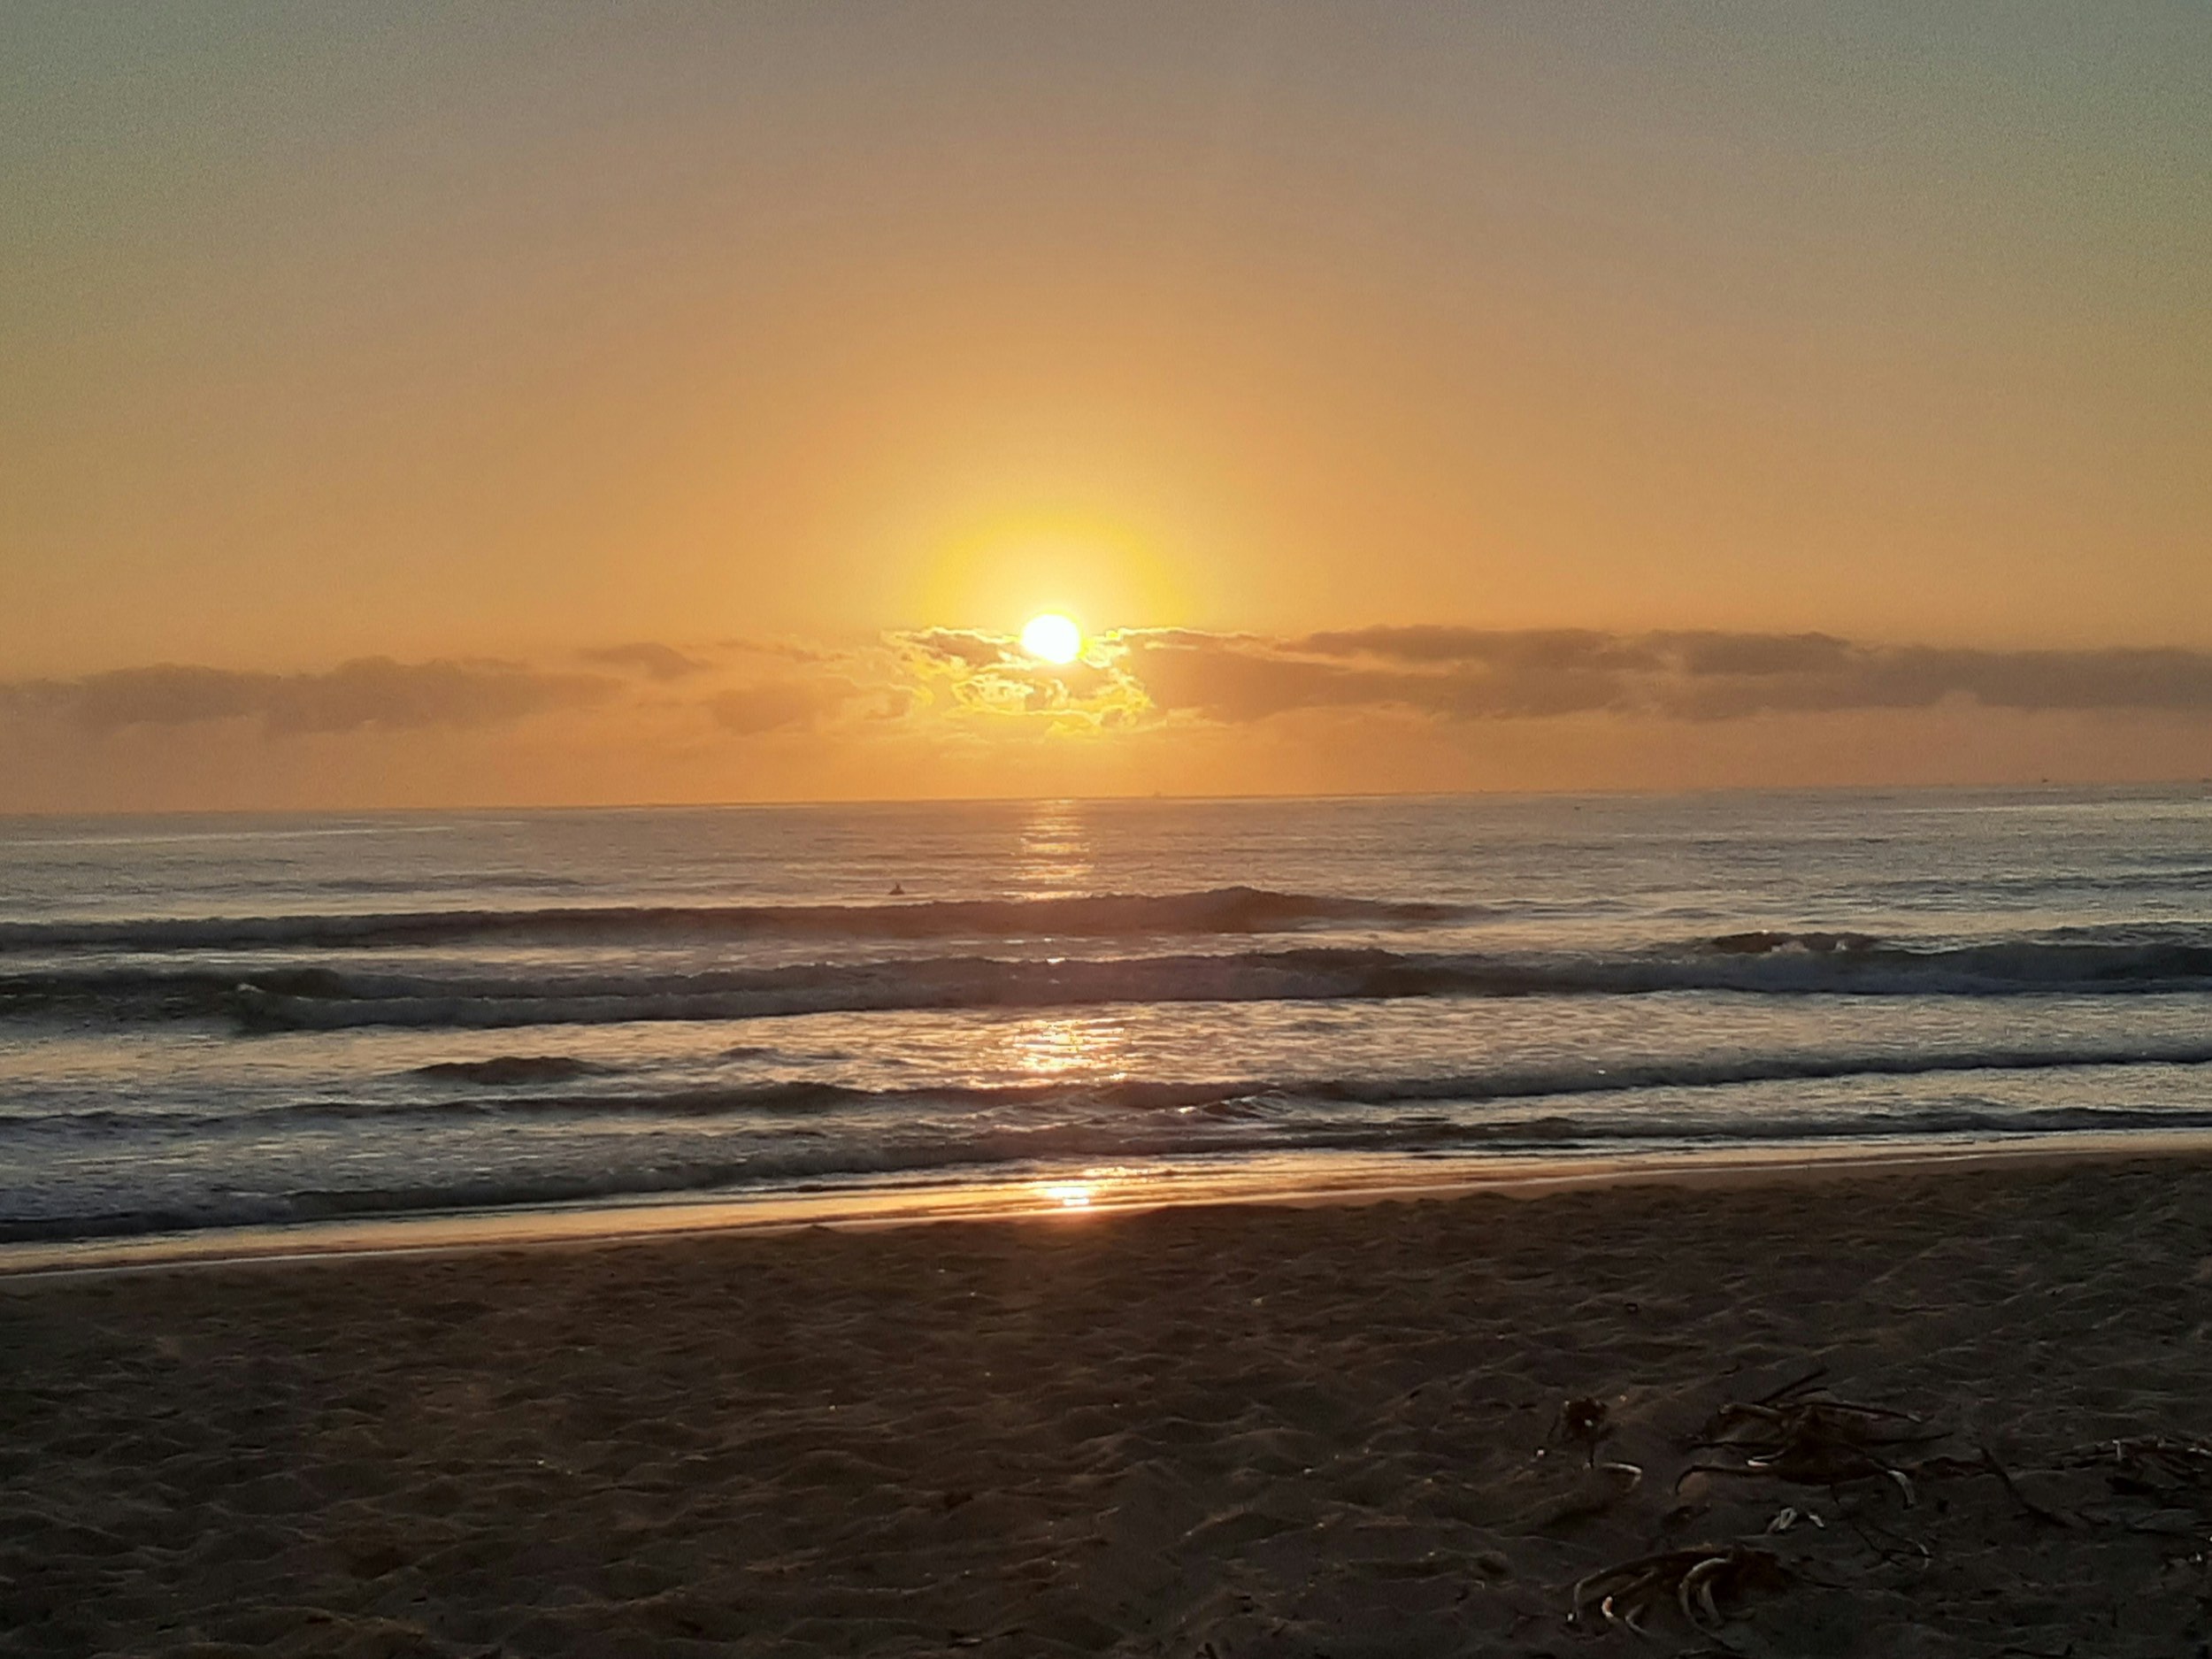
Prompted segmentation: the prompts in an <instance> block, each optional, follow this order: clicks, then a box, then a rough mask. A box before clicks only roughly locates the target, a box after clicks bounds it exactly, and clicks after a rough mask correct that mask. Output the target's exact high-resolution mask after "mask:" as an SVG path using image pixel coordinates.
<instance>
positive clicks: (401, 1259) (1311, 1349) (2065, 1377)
mask: <svg viewBox="0 0 2212 1659" xmlns="http://www.w3.org/2000/svg"><path fill="white" fill-rule="evenodd" d="M1823 1401H1826V1402H1829V1403H1827V1404H1826V1405H1822V1404H1821V1403H1820V1402H1823ZM1568 1402H1575V1403H1574V1404H1573V1405H1572V1406H1571V1408H1569V1407H1568ZM1732 1402H1733V1403H1735V1404H1738V1405H1742V1404H1746V1403H1749V1404H1752V1405H1754V1407H1755V1409H1751V1410H1748V1411H1735V1412H1729V1411H1726V1410H1725V1409H1724V1408H1727V1407H1728V1406H1730V1405H1731V1404H1732ZM1756 1402H1768V1403H1766V1404H1765V1405H1763V1406H1759V1405H1757V1404H1756ZM1837 1402H1844V1403H1837ZM1846 1405H1860V1406H1866V1407H1871V1408H1878V1409H1880V1410H1881V1411H1883V1412H1890V1411H1893V1412H1898V1413H1904V1414H1909V1416H1898V1417H1890V1416H1881V1415H1871V1414H1861V1413H1854V1412H1852V1411H1850V1410H1848V1409H1846ZM1563 1408H1567V1409H1563ZM1809 1408H1813V1409H1809ZM0 1429H4V1434H0V1483H4V1497H0V1652H4V1653H20V1654H72V1655H77V1654H91V1653H101V1652H117V1653H132V1654H180V1655H181V1654H192V1655H202V1656H205V1659H211V1656H212V1655H221V1654H245V1653H264V1652H273V1653H279V1654H302V1655H305V1654H316V1655H322V1654H360V1655H415V1654H424V1655H491V1654H504V1655H555V1654H577V1655H586V1654H591V1655H597V1654H611V1653H652V1654H710V1653H713V1654H723V1653H745V1654H791V1655H799V1654H946V1653H981V1654H996V1655H1051V1654H1078V1653H1086V1654H1087V1653H1117V1654H1129V1655H1187V1656H1190V1659H1201V1656H1204V1659H1242V1656H1243V1655H1282V1656H1284V1659H1289V1656H1290V1655H1301V1656H1311V1655H1334V1656H1335V1659H1347V1656H1348V1655H1428V1654H1436V1655H1445V1654H1468V1653H1483V1654H1489V1653H1500V1654H1518V1655H1541V1654H1553V1655H1566V1654H1571V1653H1593V1654H1602V1653H1608V1652H1618V1653H1624V1654H1625V1653H1651V1652H1658V1653H1693V1652H1708V1653H1727V1652H1734V1653H1741V1654H1761V1655H1784V1654H1787V1655H1819V1654H1837V1655H1845V1654H1849V1655H1952V1654H1956V1655H1968V1654H1972V1655H1995V1654H2001V1653H2015V1654H2023V1655H2026V1654H2039V1655H2060V1654H2064V1653H2067V1652H2072V1653H2074V1654H2078V1655H2161V1656H2162V1659H2165V1656H2170V1655H2195V1654H2198V1653H2200V1652H2212V1648H2208V1647H2207V1645H2206V1644H2207V1641H2208V1634H2212V1569H2208V1564H2207V1555H2206V1552H2207V1547H2208V1540H2212V1450H2206V1449H2204V1448H2200V1446H2198V1444H2197V1441H2198V1440H2200V1438H2202V1437H2212V1161H2206V1160H2204V1159H2201V1158H2180V1157H2173V1158H2165V1159H2159V1160H2151V1161H2142V1162H2112V1161H2091V1162H2083V1163H2079V1164H2055V1165H2054V1164H2038V1165H2011V1166H2007V1165H2002V1164H1993V1165H1986V1166H1978V1167H1970V1168H1960V1169H1952V1170H1918V1171H1903V1170H1885V1171H1869V1172H1863V1173H1859V1174H1855V1175H1850V1176H1839V1175H1836V1174H1834V1173H1832V1172H1830V1173H1827V1174H1825V1175H1823V1176H1820V1177H1819V1178H1817V1179H1815V1178H1811V1177H1808V1176H1805V1175H1802V1174H1799V1175H1791V1174H1788V1173H1786V1172H1769V1173H1768V1174H1767V1175H1765V1176H1764V1177H1763V1178H1762V1179H1758V1180H1756V1181H1738V1182H1735V1183H1732V1184H1729V1185H1723V1186H1711V1185H1708V1186H1686V1185H1681V1184H1664V1185H1649V1186H1634V1185H1632V1186H1621V1187H1592V1188H1584V1189H1574V1190H1566V1191H1558V1192H1553V1193H1551V1194H1548V1195H1545V1196H1541V1197H1535V1198H1531V1197H1508V1196H1502V1195H1496V1194H1481V1195H1473V1196H1463V1197H1457V1198H1451V1199H1441V1198H1432V1199H1425V1200H1422V1201H1418V1202H1378V1203H1369V1204H1360V1205H1350V1204H1345V1205H1320V1206H1305V1207H1294V1206H1267V1205H1238V1206H1222V1207H1215V1208H1202V1209H1193V1208H1183V1209H1168V1210H1153V1211H1148V1212H1143V1213H1133V1214H1119V1215H1114V1214H1088V1215H1084V1214H1071V1215H1067V1216H1064V1217H1047V1218H1039V1219H1029V1220H1005V1219H1002V1220H994V1221H988V1222H959V1223H944V1224H940V1225H927V1226H906V1227H897V1228H883V1229H876V1230H852V1231H832V1230H826V1229H821V1228H814V1229H808V1230H804V1231H796V1232H785V1233H772V1234H761V1233H753V1234H746V1233H732V1234H726V1235H699V1236H690V1237H680V1238H672V1239H671V1238H662V1239H653V1240H633V1241H626V1242H596V1243H592V1244H589V1245H574V1246H566V1247H562V1246H540V1247H536V1248H526V1249H522V1248H510V1249H496V1250H476V1251H468V1252H461V1253H454V1254H448V1255H440V1256H353V1257H345V1258H333V1259H327V1260H319V1261H275V1260H270V1261H259V1262H252V1263H237V1264H233V1265H227V1266H199V1267H194V1268H189V1269H182V1268H180V1269H170V1270H164V1271H142V1272H134V1273H126V1274H110V1275H102V1276H93V1277H81V1278H65V1279H30V1278H22V1279H0ZM1701 1430H1705V1431H1707V1433H1706V1434H1705V1436H1704V1438H1706V1439H1709V1440H1719V1441H1721V1442H1722V1443H1721V1444H1718V1445H1705V1446H1700V1445H1697V1444H1695V1443H1694V1442H1696V1441H1697V1440H1699V1439H1700V1438H1701V1433H1700V1432H1701ZM1762 1453H1766V1454H1768V1463H1767V1466H1766V1467H1764V1468H1758V1467H1755V1466H1754V1465H1755V1462H1756V1460H1757V1459H1758V1458H1759V1457H1760V1455H1761V1454H1762ZM1699 1463H1705V1464H1710V1465H1717V1468H1716V1469H1715V1470H1712V1471H1704V1472H1700V1471H1695V1470H1694V1469H1693V1468H1692V1465H1694V1464H1699ZM1791 1474H1794V1475H1797V1476H1799V1477H1801V1479H1785V1478H1784V1477H1785V1476H1786V1475H1791ZM1792 1511H1793V1512H1794V1515H1793V1516H1792V1515H1790V1514H1789V1512H1792ZM1813 1517H1817V1524H1816V1521H1815V1519H1814V1518H1813ZM1654 1556H1657V1557H1661V1559H1660V1560H1658V1561H1657V1562H1656V1563H1655V1564H1654V1565H1653V1566H1651V1567H1650V1568H1649V1569H1648V1570H1634V1571H1627V1572H1624V1573H1622V1574H1620V1575H1617V1576H1616V1577H1614V1578H1592V1575H1594V1574H1599V1573H1601V1572H1603V1571H1605V1570H1606V1569H1608V1568H1610V1567H1614V1566H1616V1565H1618V1564H1620V1563H1632V1562H1635V1561H1638V1560H1640V1559H1644V1558H1648V1557H1654ZM1578 1584H1580V1585H1581V1586H1582V1590H1581V1594H1580V1596H1579V1598H1578V1595H1577V1586H1578ZM1608 1594H1610V1597H1611V1599H1610V1602H1609V1604H1608V1601H1607V1596H1608ZM1578 1601H1579V1604H1580V1616H1579V1617H1578V1618H1576V1619H1574V1620H1573V1621H1572V1622H1571V1621H1570V1615H1571V1613H1574V1612H1575V1611H1576V1609H1577V1605H1578ZM1632 1620H1633V1621H1634V1622H1636V1623H1638V1624H1641V1625H1643V1626H1644V1627H1645V1630H1644V1634H1642V1635H1638V1634H1637V1633H1635V1632H1632V1631H1631V1630H1630V1629H1628V1628H1627V1625H1628V1624H1629V1622H1630V1621H1632Z"/></svg>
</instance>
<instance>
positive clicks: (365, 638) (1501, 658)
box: [0, 0, 2212, 811]
mask: <svg viewBox="0 0 2212 1659" xmlns="http://www.w3.org/2000/svg"><path fill="white" fill-rule="evenodd" d="M2208 108H2212V8H2208V7H2207V6H2205V5H2204V4H2201V3H2200V0H2168V3H2166V4H2132V3H2131V0H2111V3H2109V4H2098V5H2094V6H2089V5H2082V4H2042V3H2041V0H2006V3H2004V4H1979V3H1975V0H1956V3H1955V4H1940V5H1930V4H1925V3H1924V0H1916V3H1914V4H1904V3H1898V4H1887V3H1878V0H1830V3H1827V4H1816V3H1809V4H1792V5H1787V6H1784V5H1776V4H1765V3H1762V4H1751V3H1750V0H1742V3H1740V4H1731V3H1730V0H1701V3H1700V4H1676V3H1674V0H1635V3H1633V4H1632V3H1630V0H1619V3H1618V4H1578V3H1577V0H1510V3H1507V0H1501V3H1499V4H1482V3H1479V0H1463V3H1462V4H1450V5H1445V4H1420V3H1418V0H1407V3H1405V4H1392V5H1388V6H1383V5H1376V4H1371V3H1368V0H1356V3H1353V4H1296V3H1289V4H1229V3H1226V0H1224V3H1219V4H1208V3H1206V0H1177V3H1176V4H1158V5H1153V4H1141V3H1136V0H1131V3H1126V4H1113V5H1108V6H1101V5H1094V4H1051V3H1050V0H1003V3H1002V4H980V3H977V4H961V3H958V0H945V3H941V4H913V3H910V0H872V3H870V4H857V3H855V4H838V3H836V0H805V3H804V4H772V3H770V0H753V3H750V4H744V5H738V6H733V5H726V4H626V5H619V6H616V5H606V4H592V5H574V6H563V5H558V4H545V5H535V6H531V7H512V6H492V5H472V4H419V5H416V4H369V3H365V4H356V5H349V6H344V7H334V6H316V7H305V6H297V5H238V4H213V3H208V4H181V5H168V6H158V5H152V4H142V5H133V4H126V5H113V6H85V5H81V4H51V5H49V4H37V3H36V0H22V3H21V4H13V5H11V6H9V7H7V8H5V9H4V10H0V227H4V234H0V363H4V364H5V365H7V369H6V373H4V374H0V811H72V810H150V809H187V808H255V807H373V806H399V805H409V806H419V805H430V806H434V805H445V804H467V803H484V804H505V803H547V804H551V803H627V802H649V801H715V800H759V799H819V798H846V797H881V796H912V795H1033V794H1063V793H1077V794H1093V793H1097V794H1118V793H1138V794H1145V793H1152V792H1155V791H1157V792H1163V793H1169V794H1184V793H1211V792H1227V793H1280V792H1306V791H1320V792H1336V791H1354V790H1415V791H1430V790H1448V789H1500V788H1614V787H1629V788H1679V787H1740V786H1760V785H1773V786H1793V787H1794V786H1801V785H1820V784H1854V783H1901V784H1909V783H1937V784H1940V783H1970V782H1989V781H2007V782H2010V781H2019V782H2037V781H2041V780H2053V781H2092V780H2095V781H2101V780H2153V779H2196V778H2201V777H2205V776H2207V775H2212V466H2208V465H2206V464H2205V457H2207V456H2208V455H2212V305H2208V302H2207V298H2206V293H2205V286H2204V279H2203V273H2204V272H2205V271H2206V270H2207V269H2208V268H2212V121H2208V119H2206V116H2205V111H2206V110H2207V109H2208ZM1046 610H1054V611H1064V612H1066V613H1067V614H1069V615H1071V616H1072V617H1074V618H1076V619H1077V620H1078V621H1079V623H1080V624H1081V626H1083V628H1084V629H1085V631H1086V634H1087V637H1088V641H1089V643H1088V646H1087V655H1086V657H1085V658H1084V659H1083V660H1081V661H1079V662H1078V663H1076V664H1071V665H1070V666H1068V667H1066V668H1064V669H1063V668H1054V667H1052V666H1051V665H1048V664H1040V663H1038V662H1036V661H1034V660H1033V659H1030V658H1028V657H1025V656H1024V655H1023V654H1022V653H1021V652H1020V650H1019V649H1018V647H1017V646H1016V645H1015V643H1014V639H1015V636H1016V635H1017V634H1018V631H1019V629H1020V627H1021V626H1022V625H1023V623H1024V622H1025V620H1027V619H1028V618H1030V617H1031V616H1032V615H1033V614H1035V613H1037V612H1039V611H1046Z"/></svg>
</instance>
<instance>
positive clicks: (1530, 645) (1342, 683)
mask: <svg viewBox="0 0 2212 1659" xmlns="http://www.w3.org/2000/svg"><path fill="white" fill-rule="evenodd" d="M1127 652H1128V655H1127V666H1128V672H1129V673H1130V675H1131V676H1132V677H1133V680H1135V681H1136V682H1137V683H1138V684H1139V685H1141V687H1143V690H1144V692H1145V694H1146V695H1147V696H1148V699H1149V700H1150V702H1151V703H1152V704H1153V705H1154V706H1155V707H1156V708H1157V709H1160V710H1170V711H1172V710H1184V711H1187V712H1189V713H1192V714H1194V715H1196V716H1197V717H1199V718H1205V719H1211V720H1217V721H1225V722H1239V721H1251V720H1260V719H1265V718H1269V717H1270V716H1272V715H1277V714H1283V713H1288V712H1291V711H1293V710H1301V709H1345V708H1356V707H1376V708H1392V709H1400V710H1412V711H1414V712H1416V713H1419V714H1424V715H1428V716H1432V717H1434V718H1441V719H1455V720H1472V719H1513V718H1543V717H1547V716H1556V715H1564V714H1578V713H1592V712H1605V711H1609V712H1615V713H1621V714H1632V715H1638V716H1644V717H1656V718H1674V719H1685V720H1724V719H1736V718H1747V717H1749V716H1754V715H1762V714H1779V713H1826V712H1843V711H1848V710H1882V709H1890V710H1894V709H1923V708H1932V707H1934V706H1935V705H1937V704H1939V703H1948V702H1965V703H1979V704H1981V705H1982V706H1984V707H1986V708H1993V709H2010V710H2026V711H2055V710H2077V711H2081V710H2137V711H2167V712H2176V711H2178V712H2194V713H2212V652H2204V651H2187V650H2177V649H2143V648H2113V649H2094V650H2071V651H2069V650H2038V651H1993V650H1978V649H1965V648H1939V647H1932V646H1887V645H1866V644H1858V643H1855V642H1853V641H1848V640H1844V639H1840V638H1838V637H1837V636H1835V635H1833V634H1754V633H1744V634H1732V633H1723V632H1717V631H1705V632H1674V633H1653V634H1606V633H1601V632H1595V631H1591V630H1584V629H1529V630H1484V629H1473V628H1451V627H1395V628H1366V629H1361V630H1356V631H1352V632H1340V633H1325V634H1305V635H1302V636H1299V637H1294V638H1288V639H1280V640H1265V639H1259V638H1256V637H1254V636H1252V635H1248V634H1201V633H1197V632H1194V631H1193V630H1189V629H1179V630H1173V631H1167V630H1162V631H1159V632H1156V633H1148V634H1132V635H1130V636H1128V641H1127Z"/></svg>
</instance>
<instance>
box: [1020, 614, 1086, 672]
mask: <svg viewBox="0 0 2212 1659" xmlns="http://www.w3.org/2000/svg"><path fill="white" fill-rule="evenodd" d="M1022 649H1023V650H1025V651H1026V652H1028V653H1029V655H1030V656H1032V657H1036V658H1037V659H1038V660H1039V661H1040V662H1046V663H1071V662H1073V661H1074V660H1075V659H1076V658H1077V657H1080V656H1081V655H1082V654H1083V630H1082V629H1080V628H1079V627H1077V626H1075V623H1074V621H1073V620H1072V619H1071V618H1067V617H1064V616H1062V615H1061V614H1060V613H1059V612H1058V611H1046V612H1045V613H1044V615H1042V616H1041V617H1032V618H1029V622H1028V625H1027V626H1025V627H1024V628H1023V629H1022Z"/></svg>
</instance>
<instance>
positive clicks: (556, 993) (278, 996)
mask: <svg viewBox="0 0 2212 1659" xmlns="http://www.w3.org/2000/svg"><path fill="white" fill-rule="evenodd" d="M2205 990H2212V945H2207V944H2204V943H2200V942H2189V941H2181V940H2175V939H2164V940H2158V939H2150V940H2137V941H2118V942H2116V941H2079V940H2060V941H2043V942H2026V941H2016V942H2008V943H2002V944H1989V945H1968V946H1959V947H1952V948H1915V947H1909V946H1904V945H1893V944H1886V943H1883V942H1882V941H1878V940H1871V939H1868V938H1866V937H1865V936H1863V935H1832V934H1819V933H1810V934H1806V933H1757V934H1729V935H1724V936H1723V937H1721V938H1718V939H1709V940H1703V941H1692V942H1690V943H1688V944H1686V945H1683V946H1678V947H1675V948H1671V949H1654V950H1649V951H1643V952H1635V953H1628V954H1620V955H1601V954H1587V953H1577V952H1571V951H1553V952H1542V951H1531V952H1524V953H1502V954H1497V955H1484V954H1479V953H1467V952H1419V951H1393V950H1384V949H1358V948H1334V947H1311V948H1307V949H1284V950H1269V951H1225V952H1215V953H1210V954H1187V955H1174V956H1131V957H1109V958H1100V959H1092V958H1045V959H1040V958H1036V957H1023V956H933V957H918V958H898V959H890V960H877V961H863V962H841V963H840V962H832V963H811V964H799V965H795V966H788V967H775V968H728V969H713V970H708V971H703V972H691V973H653V972H634V973H620V972H599V973H592V972H573V973H544V974H534V975H524V976H515V977H500V976H495V975H482V974H478V975H470V974H465V973H462V974H453V975H429V974H420V973H375V972H360V971H357V970H354V969H343V970H341V969H334V968H275V969H271V970H267V971H255V972H248V973H245V974H243V975H242V974H241V973H240V972H239V971H238V970H236V969H235V968H232V969H227V970H225V969H219V968H213V967H210V968H180V969H174V970H171V969H155V968H134V967H106V968H84V969H61V970H52V971H45V972H35V973H26V974H19V975H14V976H10V977H0V1014H6V1013H15V1014H37V1013H42V1012H55V1013H60V1014H65V1015H72V1016H76V1017H80V1018H111V1019H124V1020H147V1019H151V1020H163V1019H175V1018H217V1017H222V1018H233V1019H235V1020H236V1021H237V1022H239V1024H240V1025H242V1027H243V1028H245V1029H247V1030H250V1031H326V1030H342V1029H347V1028H350V1027H356V1026H377V1025H388V1026H412V1027H419V1028H436V1027H442V1026H449V1027H454V1028H457V1029H478V1030H480V1029H497V1028H503V1027H509V1026H523V1025H611V1024H619V1023H626V1022H630V1021H636V1020H732V1019H760V1018H775V1017H779V1016H785V1015H798V1014H825V1013H865V1012H881V1011H891V1010H931V1009H937V1010H942V1009H995V1008H1054V1007H1074V1006H1085V1005H1094V1004H1102V1003H1148V1002H1155V1003H1171V1002H1332V1001H1349V1000H1361V999H1383V998H1408V997H1485V996H1496V997H1502V996H1533V995H1644V994H1650V993H1656V992H1666V991H1723V992H1732V993H1739V994H1742V995H1759V996H1793V995H1842V996H1962V997H1980V996H2016V995H2037V994H2046V995H2047V994H2059V993H2064V994H2073V995H2082V994H2105V995H2124V994H2131V993H2160V992H2179V991H2205Z"/></svg>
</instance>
